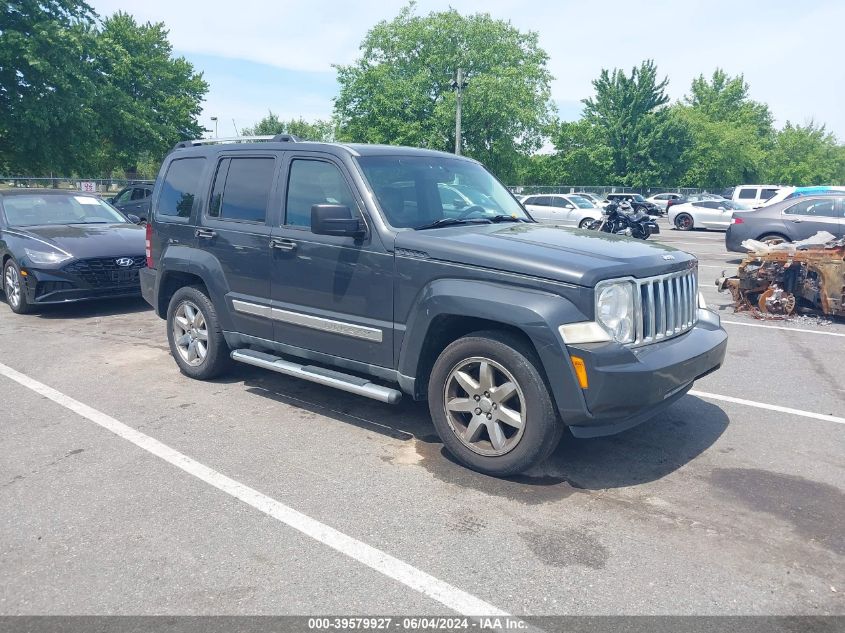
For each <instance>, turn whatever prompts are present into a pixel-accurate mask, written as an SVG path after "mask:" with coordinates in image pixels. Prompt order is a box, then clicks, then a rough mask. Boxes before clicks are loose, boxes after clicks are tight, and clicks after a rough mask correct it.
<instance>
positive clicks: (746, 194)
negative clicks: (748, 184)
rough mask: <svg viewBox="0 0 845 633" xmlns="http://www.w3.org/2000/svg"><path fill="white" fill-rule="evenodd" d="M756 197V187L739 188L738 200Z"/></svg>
mask: <svg viewBox="0 0 845 633" xmlns="http://www.w3.org/2000/svg"><path fill="white" fill-rule="evenodd" d="M756 197H757V190H756V189H740V190H739V199H740V200H754V199H755V198H756Z"/></svg>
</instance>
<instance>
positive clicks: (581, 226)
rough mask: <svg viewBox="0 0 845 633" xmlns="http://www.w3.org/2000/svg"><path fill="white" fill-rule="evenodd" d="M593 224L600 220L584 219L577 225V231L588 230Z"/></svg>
mask: <svg viewBox="0 0 845 633" xmlns="http://www.w3.org/2000/svg"><path fill="white" fill-rule="evenodd" d="M593 222H600V220H594V219H593V218H584V219H583V220H581V221H580V222H579V223H578V228H579V229H590V228H592V226H593Z"/></svg>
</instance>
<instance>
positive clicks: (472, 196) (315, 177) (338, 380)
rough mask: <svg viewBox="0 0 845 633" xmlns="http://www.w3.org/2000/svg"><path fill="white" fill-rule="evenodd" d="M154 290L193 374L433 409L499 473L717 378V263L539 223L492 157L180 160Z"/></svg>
mask: <svg viewBox="0 0 845 633" xmlns="http://www.w3.org/2000/svg"><path fill="white" fill-rule="evenodd" d="M147 258H148V261H147V264H148V268H146V269H142V270H141V287H142V292H143V295H144V297H145V298H146V300H147V301H148V302H149V303H150V304H151V305H152V306H153V307H154V308H155V310H156V313H157V314H158V315H159V316H160V317H161V318H163V319H166V320H167V334H168V339H169V342H170V349H171V352H172V354H173V357H174V358H175V360H176V363H177V364H178V365H179V368H180V369H181V371H182V372H183V373H184V374H186V375H187V376H190V377H192V378H196V379H199V380H205V379H209V378H212V377H214V376H217V375H219V374H220V373H221V372H222V371H224V370H225V369H227V368H228V367H229V365H230V363H231V361H232V360H235V361H239V362H243V363H247V364H250V365H256V366H259V367H264V368H267V369H270V370H273V371H276V372H280V373H282V374H286V375H289V376H297V377H300V378H304V379H306V380H310V381H313V382H317V383H320V384H323V385H327V386H331V387H335V388H338V389H342V390H344V391H348V392H352V393H355V394H359V395H362V396H367V397H370V398H374V399H376V400H380V401H382V402H388V403H394V402H396V401H398V400H399V399H400V397H401V396H402V394H403V393H404V394H407V395H408V396H410V397H412V398H414V399H417V400H422V399H427V400H428V404H429V408H430V411H431V417H432V420H433V422H434V426H435V428H436V430H437V432H438V434H439V435H440V437H441V438H442V440H443V442H444V444H445V445H446V447H447V448H448V449H449V451H450V452H451V453H452V454H453V455H454V456H455V457H456V458H457V459H459V460H460V461H461V462H462V463H463V464H465V465H467V466H469V467H470V468H473V469H476V470H479V471H482V472H485V473H488V474H493V475H499V476H504V475H511V474H515V473H518V472H520V471H524V470H526V469H527V468H529V467H530V466H532V465H534V464H537V463H538V462H540V461H541V460H543V459H545V458H546V457H547V456H548V455H549V454H550V453H551V452H552V450H553V449H554V448H555V446H556V444H557V443H558V440H559V439H560V437H561V433H562V432H563V428H564V426H566V427H569V430H570V431H571V432H572V433H573V434H574V435H576V436H578V437H594V436H600V435H607V434H611V433H616V432H619V431H621V430H624V429H627V428H630V427H632V426H634V425H636V424H639V423H640V422H643V421H644V420H646V419H648V418H650V417H652V416H654V415H655V414H657V413H659V412H661V411H663V410H664V409H665V408H666V407H668V406H669V405H670V404H671V403H673V402H674V401H675V400H677V399H679V398H680V397H682V396H683V395H684V394H685V393H686V392H687V391H688V390H689V389H690V388H691V387H692V384H693V381H695V380H696V379H698V378H701V377H702V376H704V375H706V374H708V373H710V372H712V371H714V370H715V369H717V368H718V367H719V366H720V365H721V363H722V361H723V359H724V356H725V348H726V343H727V335H726V334H725V331H724V330H723V329H722V328H721V326H720V322H719V317H718V316H717V315H716V314H715V313H714V312H711V311H710V310H707V309H706V308H705V306H704V305H703V303H702V301H701V299H700V295H699V292H698V278H697V272H698V269H697V260H696V259H695V258H694V257H693V256H692V255H690V254H688V253H684V252H682V251H678V250H675V249H673V248H670V247H667V246H662V245H659V244H646V243H643V242H641V241H638V240H631V239H628V238H624V237H617V236H611V235H607V234H604V233H597V232H591V231H581V230H577V229H564V228H559V227H555V226H549V225H542V224H537V223H535V222H534V221H533V220H532V219H531V217H530V215H529V214H528V213H527V212H526V211H525V210H524V209H523V208H522V207H521V206H520V204H519V203H518V202H517V201H516V199H515V198H514V197H513V196H512V195H511V194H510V192H509V191H508V190H507V189H506V188H505V187H504V186H502V184H501V183H500V182H499V181H498V180H496V178H494V177H493V176H492V175H491V174H490V173H489V172H487V171H486V170H485V169H484V168H483V167H482V166H481V165H480V164H479V163H478V162H476V161H474V160H471V159H468V158H463V157H457V156H453V155H451V154H445V153H442V152H435V151H429V150H423V149H413V148H406V147H390V146H377V145H345V144H337V143H331V144H327V143H306V142H299V141H298V139H296V138H293V137H290V136H287V135H279V136H276V137H251V138H245V139H222V140H217V141H215V142H211V141H208V140H205V141H186V142H183V143H180V144H179V145H177V147H176V148H175V149H174V151H173V152H171V153H170V155H169V156H168V157H167V158H166V159H165V161H164V163H163V165H162V167H161V172H160V174H159V177H158V179H157V180H156V184H155V190H154V193H153V197H152V209H151V215H150V222H149V224H148V226H147Z"/></svg>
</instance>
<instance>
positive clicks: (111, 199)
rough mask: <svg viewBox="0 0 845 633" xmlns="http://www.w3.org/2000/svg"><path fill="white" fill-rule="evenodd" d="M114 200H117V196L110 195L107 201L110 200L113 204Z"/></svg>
mask: <svg viewBox="0 0 845 633" xmlns="http://www.w3.org/2000/svg"><path fill="white" fill-rule="evenodd" d="M115 200H117V196H112V197H111V198H109V199H108V201H109V202H111V203H112V204H114V201H115Z"/></svg>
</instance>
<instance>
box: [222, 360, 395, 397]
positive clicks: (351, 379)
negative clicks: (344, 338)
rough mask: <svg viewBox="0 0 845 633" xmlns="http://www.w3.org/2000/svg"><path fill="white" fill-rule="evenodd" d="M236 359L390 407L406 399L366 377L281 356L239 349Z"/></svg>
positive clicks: (393, 390)
mask: <svg viewBox="0 0 845 633" xmlns="http://www.w3.org/2000/svg"><path fill="white" fill-rule="evenodd" d="M232 359H233V360H236V361H239V362H241V363H246V364H247V365H255V366H256V367H263V368H264V369H269V370H271V371H275V372H278V373H280V374H285V375H286V376H293V377H294V378H303V379H305V380H310V381H311V382H316V383H317V384H320V385H325V386H327V387H334V388H335V389H340V390H341V391H348V392H349V393H354V394H357V395H359V396H365V397H367V398H372V399H373V400H378V401H379V402H386V403H388V404H396V403H397V402H399V400H401V399H402V392H401V391H399V390H397V389H391V388H390V387H385V386H383V385H377V384H375V383H372V382H370V381H369V380H367V379H366V378H359V377H358V376H351V375H349V374H343V373H341V372H339V371H334V370H331V369H325V368H323V367H315V366H313V365H298V364H296V363H291V362H289V361H286V360H283V359H281V358H279V357H278V356H273V355H271V354H265V353H263V352H256V351H255V350H251V349H236V350H235V351H233V352H232Z"/></svg>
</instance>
